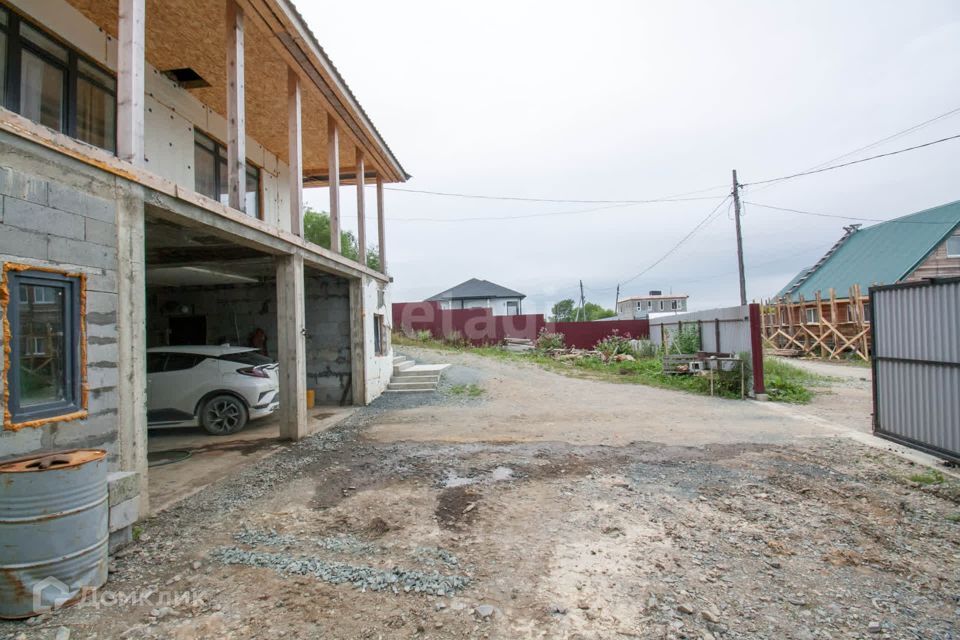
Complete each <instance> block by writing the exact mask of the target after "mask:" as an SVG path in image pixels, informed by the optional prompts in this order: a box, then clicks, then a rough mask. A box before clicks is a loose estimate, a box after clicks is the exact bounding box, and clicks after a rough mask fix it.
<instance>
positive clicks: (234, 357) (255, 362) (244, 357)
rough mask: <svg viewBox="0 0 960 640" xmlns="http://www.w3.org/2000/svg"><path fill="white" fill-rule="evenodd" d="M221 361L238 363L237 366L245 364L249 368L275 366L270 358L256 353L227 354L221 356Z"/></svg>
mask: <svg viewBox="0 0 960 640" xmlns="http://www.w3.org/2000/svg"><path fill="white" fill-rule="evenodd" d="M220 359H221V360H226V361H227V362H236V363H237V364H245V365H248V366H253V367H259V366H261V365H265V364H273V360H272V359H270V358H268V357H267V356H265V355H261V354H259V353H257V352H256V351H242V352H240V353H227V354H225V355H222V356H220Z"/></svg>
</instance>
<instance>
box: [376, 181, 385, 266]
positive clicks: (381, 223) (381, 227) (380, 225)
mask: <svg viewBox="0 0 960 640" xmlns="http://www.w3.org/2000/svg"><path fill="white" fill-rule="evenodd" d="M377 234H378V235H377V244H378V246H379V248H380V273H383V274H386V273H387V225H386V221H385V220H384V218H383V178H381V177H380V176H379V175H377Z"/></svg>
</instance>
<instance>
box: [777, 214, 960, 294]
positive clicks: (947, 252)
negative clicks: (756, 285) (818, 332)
mask: <svg viewBox="0 0 960 640" xmlns="http://www.w3.org/2000/svg"><path fill="white" fill-rule="evenodd" d="M844 231H845V233H844V235H843V236H842V237H841V238H840V240H839V241H838V242H837V243H836V244H835V245H834V246H833V247H832V248H831V249H830V250H829V251H828V252H827V253H826V254H825V255H824V256H823V257H822V258H821V259H820V260H819V261H818V262H817V263H816V264H815V265H813V266H812V267H808V268H806V269H804V270H802V271H801V272H800V273H798V274H797V275H796V276H795V277H794V278H793V279H792V280H791V281H790V282H789V283H788V284H787V285H786V286H785V287H784V288H783V289H781V290H780V291H779V292H778V293H777V295H776V296H775V297H776V298H778V299H784V300H799V299H800V297H801V296H802V297H803V298H804V299H806V300H812V299H814V298H815V297H816V295H817V294H818V293H819V294H820V296H821V298H827V297H829V295H830V289H833V290H834V292H835V294H836V297H837V298H847V297H849V295H850V289H851V287H853V286H854V285H856V286H858V287H859V288H860V290H861V292H862V293H863V295H866V294H867V290H868V289H869V288H870V286H872V285H875V284H894V283H896V282H908V281H912V280H923V279H925V278H938V277H950V276H958V275H960V201H958V202H952V203H950V204H945V205H943V206H940V207H934V208H933V209H927V210H925V211H920V212H919V213H914V214H911V215H908V216H903V217H902V218H896V219H895V220H889V221H887V222H881V223H879V224H875V225H872V226H869V227H866V228H860V225H851V226H849V227H845V228H844Z"/></svg>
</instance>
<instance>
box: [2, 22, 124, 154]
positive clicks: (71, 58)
mask: <svg viewBox="0 0 960 640" xmlns="http://www.w3.org/2000/svg"><path fill="white" fill-rule="evenodd" d="M0 103H2V104H3V106H4V107H6V108H7V109H9V110H11V111H16V112H17V113H19V114H20V115H22V116H24V117H26V118H29V119H31V120H33V121H34V122H38V123H40V124H42V125H44V126H47V127H50V128H51V129H54V130H56V131H60V132H61V133H65V134H67V135H69V136H71V137H73V138H77V139H78V140H82V141H83V142H87V143H89V144H92V145H95V146H97V147H100V148H102V149H106V150H107V151H110V152H115V151H116V137H117V123H116V116H117V82H116V79H115V78H114V77H113V76H112V75H111V74H109V73H107V72H106V71H104V70H102V69H100V67H98V66H96V65H95V64H93V63H92V62H90V61H89V60H87V59H86V58H84V57H83V56H81V55H79V54H78V53H77V52H76V51H74V50H72V49H70V48H68V47H66V46H64V45H62V44H60V43H59V42H57V41H55V40H54V39H53V38H51V37H49V36H47V35H46V34H45V33H43V32H42V31H40V29H38V28H37V27H35V26H33V25H32V24H30V23H29V22H28V21H27V20H24V19H23V18H21V17H20V16H18V15H17V14H15V13H13V12H11V11H8V10H7V9H4V8H3V7H0Z"/></svg>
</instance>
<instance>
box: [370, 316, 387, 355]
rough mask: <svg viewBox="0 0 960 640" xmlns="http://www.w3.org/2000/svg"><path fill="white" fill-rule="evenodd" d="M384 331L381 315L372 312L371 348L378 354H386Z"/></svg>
mask: <svg viewBox="0 0 960 640" xmlns="http://www.w3.org/2000/svg"><path fill="white" fill-rule="evenodd" d="M384 332H385V327H384V325H383V316H382V315H380V314H379V313H375V314H373V349H374V352H375V353H376V355H378V356H382V355H385V354H386V344H385V340H384V337H385V336H384Z"/></svg>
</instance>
